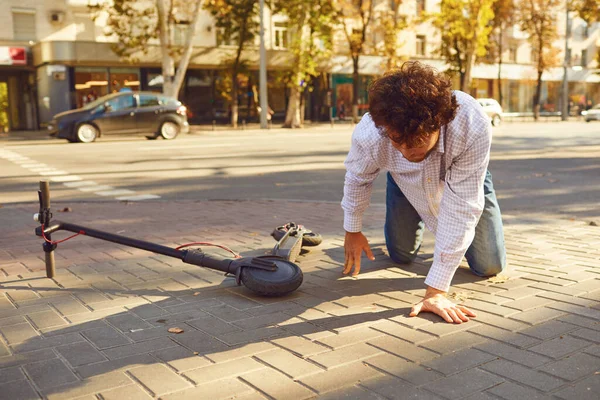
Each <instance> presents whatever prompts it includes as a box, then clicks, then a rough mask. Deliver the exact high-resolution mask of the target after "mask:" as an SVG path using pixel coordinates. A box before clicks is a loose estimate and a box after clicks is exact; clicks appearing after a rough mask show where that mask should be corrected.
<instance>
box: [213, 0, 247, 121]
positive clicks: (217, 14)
mask: <svg viewBox="0 0 600 400" xmlns="http://www.w3.org/2000/svg"><path fill="white" fill-rule="evenodd" d="M204 8H205V9H206V10H208V11H209V12H210V13H211V14H212V16H213V17H214V18H215V25H216V27H217V29H218V30H219V37H220V39H221V40H222V41H224V42H229V43H235V47H236V48H235V54H234V55H233V57H232V58H231V59H229V60H226V61H225V63H224V64H225V65H227V66H228V69H229V74H230V76H231V78H230V79H231V125H232V126H233V127H234V128H235V127H237V123H238V102H239V100H238V86H239V84H238V75H239V73H240V72H241V71H242V70H243V69H244V68H245V64H246V61H245V60H244V59H243V57H242V56H243V51H244V49H245V48H246V47H247V46H248V45H249V44H251V43H253V41H254V38H255V37H256V35H257V33H258V28H259V22H258V1H257V0H205V3H204Z"/></svg>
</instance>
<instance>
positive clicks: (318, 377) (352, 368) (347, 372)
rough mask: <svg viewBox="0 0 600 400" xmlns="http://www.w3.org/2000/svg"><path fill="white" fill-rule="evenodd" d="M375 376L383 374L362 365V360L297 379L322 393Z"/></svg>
mask: <svg viewBox="0 0 600 400" xmlns="http://www.w3.org/2000/svg"><path fill="white" fill-rule="evenodd" d="M377 376H383V375H382V374H381V373H380V372H378V371H377V370H375V369H373V368H371V367H368V366H366V365H364V364H363V363H362V362H358V363H354V364H350V365H346V366H343V367H340V368H335V369H332V370H328V371H325V372H322V373H319V374H314V375H309V376H305V377H304V378H301V379H299V381H300V382H302V383H303V384H305V385H306V386H308V387H310V388H311V389H313V390H315V391H317V392H318V393H319V394H322V393H327V392H330V391H332V390H337V389H340V388H343V387H345V386H351V385H354V384H356V383H358V382H361V381H365V380H367V379H369V378H374V377H377Z"/></svg>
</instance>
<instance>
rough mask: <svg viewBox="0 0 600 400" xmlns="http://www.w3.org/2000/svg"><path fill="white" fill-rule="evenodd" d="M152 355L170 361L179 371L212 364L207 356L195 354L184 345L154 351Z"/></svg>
mask: <svg viewBox="0 0 600 400" xmlns="http://www.w3.org/2000/svg"><path fill="white" fill-rule="evenodd" d="M196 353H197V352H196ZM152 355H154V356H155V357H158V358H159V359H161V360H162V361H164V362H166V363H168V364H169V365H170V366H171V367H173V368H175V369H176V370H177V371H179V372H183V371H189V370H190V369H196V368H201V367H205V366H207V365H210V364H212V363H211V362H210V361H208V360H207V359H206V358H204V357H201V356H199V355H197V354H194V352H193V351H191V350H189V349H186V348H185V347H182V346H178V347H170V348H168V349H164V350H158V351H155V352H153V353H152Z"/></svg>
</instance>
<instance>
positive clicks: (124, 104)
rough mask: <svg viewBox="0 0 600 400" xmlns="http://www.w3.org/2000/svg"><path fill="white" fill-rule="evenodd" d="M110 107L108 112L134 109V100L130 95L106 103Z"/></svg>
mask: <svg viewBox="0 0 600 400" xmlns="http://www.w3.org/2000/svg"><path fill="white" fill-rule="evenodd" d="M107 103H108V104H109V105H110V111H117V110H124V109H126V108H132V107H135V100H134V98H133V95H132V94H127V95H123V96H119V97H115V98H114V99H110V100H108V101H107Z"/></svg>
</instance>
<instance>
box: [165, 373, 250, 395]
mask: <svg viewBox="0 0 600 400" xmlns="http://www.w3.org/2000/svg"><path fill="white" fill-rule="evenodd" d="M253 392H254V389H252V388H251V387H250V386H248V385H246V384H244V383H243V382H241V381H240V380H239V379H237V378H230V379H222V380H220V381H215V382H211V383H207V384H204V385H200V386H196V387H194V388H191V389H186V390H182V391H179V392H175V393H171V394H168V395H166V396H162V397H161V400H198V399H210V400H221V399H231V398H235V399H238V398H240V399H242V398H243V397H242V396H244V395H245V394H250V393H253Z"/></svg>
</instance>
